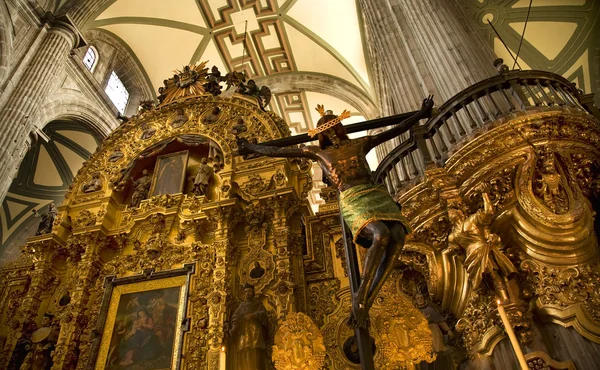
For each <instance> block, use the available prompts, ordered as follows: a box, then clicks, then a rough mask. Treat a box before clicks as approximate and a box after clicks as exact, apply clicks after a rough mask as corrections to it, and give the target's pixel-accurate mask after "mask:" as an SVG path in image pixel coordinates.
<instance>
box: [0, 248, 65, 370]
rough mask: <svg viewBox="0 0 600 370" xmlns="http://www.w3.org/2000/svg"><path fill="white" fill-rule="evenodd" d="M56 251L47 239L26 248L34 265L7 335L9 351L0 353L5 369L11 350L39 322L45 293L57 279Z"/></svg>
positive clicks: (2, 367) (1, 367) (0, 366)
mask: <svg viewBox="0 0 600 370" xmlns="http://www.w3.org/2000/svg"><path fill="white" fill-rule="evenodd" d="M55 251H56V245H54V244H53V243H52V242H51V241H47V240H46V241H42V242H38V243H35V245H28V246H27V247H26V248H25V250H24V253H26V254H28V255H30V256H31V257H32V259H33V261H34V264H33V266H34V267H33V270H32V271H31V272H30V274H29V276H30V284H29V289H28V290H27V292H26V293H25V296H24V297H23V298H22V299H21V300H20V304H19V306H18V308H17V313H16V314H15V315H14V317H15V318H14V320H13V322H14V328H13V330H12V332H11V335H10V336H9V337H7V341H6V343H5V346H4V348H6V349H8V350H9V352H2V353H0V355H1V356H0V369H5V368H6V366H7V365H8V361H9V360H10V357H11V353H12V352H11V351H12V349H13V348H14V346H15V344H16V343H17V341H18V340H19V339H20V338H21V337H23V336H24V335H30V334H31V332H32V331H33V330H35V329H36V327H37V326H38V324H39V323H38V316H39V314H40V312H39V311H40V306H41V304H42V301H43V299H44V295H45V294H46V293H47V292H48V291H49V289H50V287H51V285H52V283H53V282H55V280H56V275H55V271H54V267H53V265H52V263H51V260H52V258H53V256H54V255H55Z"/></svg>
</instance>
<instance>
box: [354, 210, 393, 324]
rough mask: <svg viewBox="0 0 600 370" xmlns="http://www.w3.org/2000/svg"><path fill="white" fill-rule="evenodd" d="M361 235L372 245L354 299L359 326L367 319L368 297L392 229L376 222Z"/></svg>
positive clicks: (369, 246) (369, 225)
mask: <svg viewBox="0 0 600 370" xmlns="http://www.w3.org/2000/svg"><path fill="white" fill-rule="evenodd" d="M360 235H361V237H362V238H364V239H367V240H368V241H370V242H371V244H370V245H367V246H366V247H367V248H368V249H367V256H366V258H365V264H364V266H363V273H362V279H361V282H360V286H359V288H358V291H357V292H355V293H354V297H353V299H352V304H353V311H354V316H355V319H356V320H357V322H358V323H359V325H360V324H361V323H363V322H365V321H366V319H367V312H368V309H369V308H368V305H367V303H368V302H367V295H368V293H369V291H370V290H371V285H372V284H373V281H374V279H375V274H376V273H377V269H378V268H379V265H380V264H381V261H382V259H383V257H384V255H385V252H386V249H387V246H388V244H389V241H390V229H389V228H388V227H387V226H386V225H385V224H384V223H383V222H381V221H374V222H371V223H369V224H368V225H367V226H365V227H364V229H363V230H362V231H361V234H360Z"/></svg>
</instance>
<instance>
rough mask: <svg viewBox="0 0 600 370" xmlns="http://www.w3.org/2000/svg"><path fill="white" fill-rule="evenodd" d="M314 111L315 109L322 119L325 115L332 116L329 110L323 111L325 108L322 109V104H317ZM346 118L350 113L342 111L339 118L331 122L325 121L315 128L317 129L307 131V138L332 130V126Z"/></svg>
mask: <svg viewBox="0 0 600 370" xmlns="http://www.w3.org/2000/svg"><path fill="white" fill-rule="evenodd" d="M316 109H317V112H319V114H320V115H321V117H323V116H325V115H327V114H333V113H332V112H331V111H330V110H328V111H325V108H324V107H323V105H322V104H318V105H317V108H316ZM348 117H350V112H349V111H348V110H346V109H344V111H343V112H342V113H341V114H340V115H339V116H337V117H336V118H334V119H332V120H331V121H327V122H325V123H323V124H322V125H320V126H317V128H315V129H312V130H308V136H310V137H315V136H316V135H317V134H319V133H320V132H323V131H325V130H327V129H329V128H332V127H333V126H335V125H337V124H338V123H340V122H342V120H344V119H346V118H348Z"/></svg>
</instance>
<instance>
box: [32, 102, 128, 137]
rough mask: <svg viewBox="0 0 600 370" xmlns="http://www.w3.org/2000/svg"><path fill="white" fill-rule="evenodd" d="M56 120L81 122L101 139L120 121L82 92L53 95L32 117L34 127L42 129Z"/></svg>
mask: <svg viewBox="0 0 600 370" xmlns="http://www.w3.org/2000/svg"><path fill="white" fill-rule="evenodd" d="M56 120H73V121H77V122H81V123H82V124H84V125H86V126H87V127H88V128H89V129H91V130H92V131H93V132H94V133H95V134H97V135H98V138H100V139H103V138H105V137H106V136H108V134H110V133H111V132H112V131H113V130H114V129H115V128H116V127H117V126H118V125H119V121H118V120H117V119H116V118H115V117H114V116H112V115H110V114H109V113H108V112H107V111H106V110H102V109H99V108H98V105H97V104H94V103H93V102H91V101H90V100H89V99H86V98H85V97H83V96H81V95H80V94H69V93H66V94H55V95H53V96H52V98H51V99H50V100H48V101H46V103H45V104H44V105H43V106H42V107H40V108H39V109H38V110H37V111H36V114H35V116H33V118H32V122H33V127H36V128H38V129H40V130H41V129H42V128H44V126H46V125H47V124H48V123H50V122H52V121H56Z"/></svg>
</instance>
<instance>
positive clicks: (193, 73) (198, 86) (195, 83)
mask: <svg viewBox="0 0 600 370" xmlns="http://www.w3.org/2000/svg"><path fill="white" fill-rule="evenodd" d="M206 63H208V61H206V62H202V63H196V64H193V65H188V66H185V67H183V70H178V69H177V70H175V71H173V73H175V74H174V75H173V77H172V78H169V79H168V80H165V86H164V87H161V88H160V89H158V93H159V94H160V95H159V97H158V101H159V102H160V105H159V106H162V105H165V104H168V103H170V102H172V101H174V100H177V99H181V98H183V97H186V96H194V95H202V94H203V93H204V91H205V90H204V86H203V85H204V84H205V83H206V77H207V76H208V68H206Z"/></svg>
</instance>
